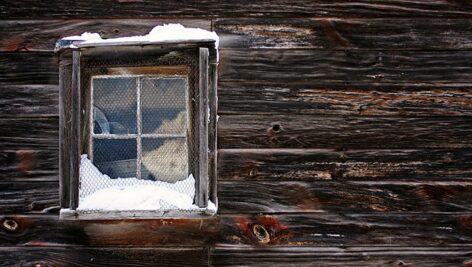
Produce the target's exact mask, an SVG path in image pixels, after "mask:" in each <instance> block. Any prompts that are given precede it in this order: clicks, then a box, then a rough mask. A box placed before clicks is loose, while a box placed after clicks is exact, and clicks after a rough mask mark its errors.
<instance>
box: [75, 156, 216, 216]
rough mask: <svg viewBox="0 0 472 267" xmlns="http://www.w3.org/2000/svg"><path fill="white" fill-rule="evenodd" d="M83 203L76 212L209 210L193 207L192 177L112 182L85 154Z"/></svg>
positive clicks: (81, 188)
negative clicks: (171, 179) (170, 179)
mask: <svg viewBox="0 0 472 267" xmlns="http://www.w3.org/2000/svg"><path fill="white" fill-rule="evenodd" d="M79 191H80V200H79V207H78V208H77V210H82V211H86V210H103V211H134V210H176V209H178V210H208V211H211V212H216V206H215V204H214V203H212V202H211V201H209V204H208V207H207V208H203V209H202V208H199V207H198V206H196V205H194V204H193V198H194V196H195V179H194V177H193V175H192V174H190V175H189V177H188V178H186V179H184V180H182V181H178V182H176V183H166V182H160V181H149V180H141V179H136V178H134V177H131V178H117V179H111V178H110V177H109V176H108V175H105V174H103V173H101V172H100V170H98V169H97V167H96V166H95V165H94V164H93V163H92V162H91V161H90V160H89V159H88V158H87V155H82V158H81V163H80V190H79Z"/></svg>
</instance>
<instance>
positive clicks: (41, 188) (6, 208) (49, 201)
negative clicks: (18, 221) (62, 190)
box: [0, 181, 59, 214]
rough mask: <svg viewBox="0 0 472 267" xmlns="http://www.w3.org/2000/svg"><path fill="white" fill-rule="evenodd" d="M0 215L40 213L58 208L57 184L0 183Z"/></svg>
mask: <svg viewBox="0 0 472 267" xmlns="http://www.w3.org/2000/svg"><path fill="white" fill-rule="evenodd" d="M0 195H1V196H2V197H1V198H0V214H11V213H27V212H42V211H45V210H48V209H50V208H52V207H58V206H59V182H57V181H56V182H17V181H15V182H0Z"/></svg>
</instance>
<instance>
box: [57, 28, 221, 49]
mask: <svg viewBox="0 0 472 267" xmlns="http://www.w3.org/2000/svg"><path fill="white" fill-rule="evenodd" d="M62 40H77V41H83V42H81V44H103V43H123V44H126V43H135V42H174V41H175V42H177V41H199V40H213V41H215V45H216V48H217V49H218V43H219V38H218V35H217V34H216V33H215V32H210V31H207V30H204V29H200V28H186V27H184V26H182V25H181V24H164V25H159V26H156V27H154V28H153V29H152V30H151V31H150V32H149V33H148V34H146V35H141V36H130V37H119V38H110V39H102V38H101V36H100V34H98V33H89V32H85V33H83V34H82V35H80V36H69V37H65V38H62Z"/></svg>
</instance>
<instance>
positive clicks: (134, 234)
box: [0, 212, 472, 247]
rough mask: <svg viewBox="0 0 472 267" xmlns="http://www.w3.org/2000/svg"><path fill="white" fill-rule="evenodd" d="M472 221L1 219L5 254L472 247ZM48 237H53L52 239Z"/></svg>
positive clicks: (453, 216)
mask: <svg viewBox="0 0 472 267" xmlns="http://www.w3.org/2000/svg"><path fill="white" fill-rule="evenodd" d="M471 216H472V214H471V213H470V212H467V213H462V214H458V213H444V214H431V213H417V214H414V213H413V214H404V213H397V214H388V213H387V214H352V213H346V214H337V213H327V214H325V213H294V214H271V215H269V214H252V215H251V214H235V215H224V214H223V215H219V216H218V217H212V218H206V219H146V220H137V219H134V220H115V221H104V220H102V221H100V220H94V221H80V220H71V221H64V220H59V218H58V216H57V215H7V216H0V245H1V246H2V247H5V246H40V247H54V246H59V245H61V246H92V247H129V246H137V247H152V246H164V247H169V246H170V247H172V246H180V247H188V246H214V245H215V244H217V245H246V246H252V247H261V246H265V247H274V246H290V247H298V246H345V245H372V246H375V245H379V246H380V245H382V246H441V245H443V244H448V245H449V246H451V245H466V244H470V243H471V242H472V235H471V232H470V230H471V229H472V224H471V220H470V218H471ZM45 229H47V231H45Z"/></svg>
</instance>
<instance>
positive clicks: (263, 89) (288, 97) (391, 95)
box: [218, 81, 472, 117]
mask: <svg viewBox="0 0 472 267" xmlns="http://www.w3.org/2000/svg"><path fill="white" fill-rule="evenodd" d="M218 94H219V97H218V98H219V103H218V104H219V110H218V112H219V114H222V115H227V114H229V115H251V114H290V115H293V114H321V115H343V116H344V115H355V116H359V115H360V116H363V115H367V116H425V117H430V116H471V115H472V86H471V85H469V84H463V85H456V86H435V85H406V86H399V85H379V86H375V85H373V84H371V85H365V87H362V86H350V85H346V86H343V85H339V86H332V85H331V86H327V88H326V87H324V86H322V85H319V86H310V85H300V84H296V83H295V84H291V83H275V84H274V83H257V82H256V83H246V82H244V81H239V82H220V83H219V84H218Z"/></svg>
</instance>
